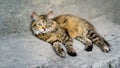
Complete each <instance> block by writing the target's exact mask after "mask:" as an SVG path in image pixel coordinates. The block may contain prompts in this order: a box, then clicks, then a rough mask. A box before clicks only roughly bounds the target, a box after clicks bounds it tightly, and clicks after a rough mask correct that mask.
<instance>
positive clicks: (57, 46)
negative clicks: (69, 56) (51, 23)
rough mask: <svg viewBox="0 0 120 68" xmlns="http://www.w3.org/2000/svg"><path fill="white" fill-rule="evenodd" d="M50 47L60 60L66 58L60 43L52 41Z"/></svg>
mask: <svg viewBox="0 0 120 68" xmlns="http://www.w3.org/2000/svg"><path fill="white" fill-rule="evenodd" d="M51 44H52V47H53V49H54V50H55V52H56V53H57V54H58V55H59V56H60V57H62V58H65V57H66V53H65V51H64V49H63V47H62V46H61V43H60V42H59V41H58V40H56V41H53V42H52V43H51Z"/></svg>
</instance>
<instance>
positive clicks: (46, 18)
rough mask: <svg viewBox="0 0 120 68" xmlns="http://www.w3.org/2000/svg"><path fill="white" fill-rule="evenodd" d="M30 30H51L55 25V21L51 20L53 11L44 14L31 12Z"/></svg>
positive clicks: (35, 32) (38, 31)
mask: <svg viewBox="0 0 120 68" xmlns="http://www.w3.org/2000/svg"><path fill="white" fill-rule="evenodd" d="M31 16H32V19H33V22H32V30H33V32H34V34H40V33H47V32H50V31H53V30H54V29H55V27H56V22H55V21H53V20H52V18H53V17H54V16H53V11H50V12H49V13H48V14H46V15H38V14H37V13H36V12H33V13H32V15H31Z"/></svg>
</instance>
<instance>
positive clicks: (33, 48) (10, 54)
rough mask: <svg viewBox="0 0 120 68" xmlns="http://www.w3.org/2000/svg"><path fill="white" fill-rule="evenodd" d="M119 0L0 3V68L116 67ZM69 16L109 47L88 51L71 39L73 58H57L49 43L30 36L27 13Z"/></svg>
mask: <svg viewBox="0 0 120 68" xmlns="http://www.w3.org/2000/svg"><path fill="white" fill-rule="evenodd" d="M119 6H120V1H119V0H0V68H120V53H119V51H120V49H119V48H120V31H119V29H120V23H119V22H120V12H119V11H120V8H119ZM50 9H52V10H53V11H54V13H55V16H57V15H60V14H68V13H69V14H73V15H77V16H80V17H82V18H85V19H87V20H88V21H90V22H91V23H92V24H93V25H94V26H95V28H96V30H97V31H98V33H100V34H101V35H102V36H103V37H104V38H105V39H106V40H107V41H108V42H109V43H110V44H111V46H112V47H111V52H110V53H103V52H102V51H101V50H100V49H99V48H98V47H96V46H94V49H93V51H92V52H86V51H84V45H82V44H81V43H80V42H78V41H76V40H74V45H75V46H74V48H75V50H76V51H77V53H78V56H77V57H70V56H68V55H67V57H66V58H60V57H59V56H57V55H56V54H55V52H54V51H53V49H52V47H51V45H50V44H48V43H46V42H44V41H41V40H39V39H37V38H36V37H34V36H33V35H32V32H31V30H30V25H31V17H30V16H31V13H32V12H33V11H36V12H37V13H38V14H45V13H47V12H48V11H49V10H50Z"/></svg>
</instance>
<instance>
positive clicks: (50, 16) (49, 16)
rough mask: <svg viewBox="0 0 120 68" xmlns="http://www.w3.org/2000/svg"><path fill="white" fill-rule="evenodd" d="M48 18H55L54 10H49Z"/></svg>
mask: <svg viewBox="0 0 120 68" xmlns="http://www.w3.org/2000/svg"><path fill="white" fill-rule="evenodd" d="M47 18H48V19H53V18H54V14H53V11H52V10H51V11H49V12H48V14H47Z"/></svg>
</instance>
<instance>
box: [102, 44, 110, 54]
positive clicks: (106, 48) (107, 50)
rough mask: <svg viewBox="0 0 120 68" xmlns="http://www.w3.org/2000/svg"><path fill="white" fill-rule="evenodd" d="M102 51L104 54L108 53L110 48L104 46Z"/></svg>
mask: <svg viewBox="0 0 120 68" xmlns="http://www.w3.org/2000/svg"><path fill="white" fill-rule="evenodd" d="M102 51H103V52H105V53H108V52H109V51H110V47H108V46H104V48H103V50H102Z"/></svg>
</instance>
